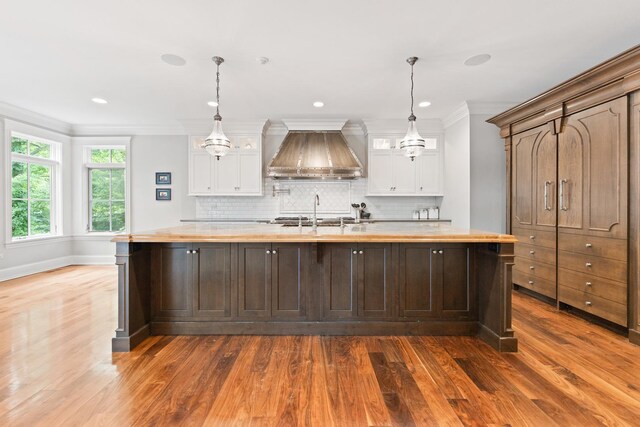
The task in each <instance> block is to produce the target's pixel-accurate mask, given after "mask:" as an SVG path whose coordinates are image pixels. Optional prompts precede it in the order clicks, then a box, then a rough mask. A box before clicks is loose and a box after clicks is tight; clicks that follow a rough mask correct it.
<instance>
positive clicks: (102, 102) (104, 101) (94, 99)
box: [91, 98, 107, 104]
mask: <svg viewBox="0 0 640 427" xmlns="http://www.w3.org/2000/svg"><path fill="white" fill-rule="evenodd" d="M91 100H92V101H93V102H95V103H96V104H106V103H107V100H106V99H102V98H91Z"/></svg>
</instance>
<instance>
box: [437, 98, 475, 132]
mask: <svg viewBox="0 0 640 427" xmlns="http://www.w3.org/2000/svg"><path fill="white" fill-rule="evenodd" d="M468 116H469V104H467V103H466V102H463V103H462V104H460V105H458V106H457V107H456V108H455V109H454V110H453V111H452V112H451V113H449V114H448V115H447V116H445V118H443V119H442V125H443V126H444V127H445V128H448V127H449V126H451V125H452V124H454V123H456V122H457V121H459V120H462V119H463V118H465V117H468Z"/></svg>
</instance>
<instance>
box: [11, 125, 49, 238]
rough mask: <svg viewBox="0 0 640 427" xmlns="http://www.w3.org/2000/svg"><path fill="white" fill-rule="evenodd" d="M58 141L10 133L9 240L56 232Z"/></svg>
mask: <svg viewBox="0 0 640 427" xmlns="http://www.w3.org/2000/svg"><path fill="white" fill-rule="evenodd" d="M59 151H60V147H59V144H58V143H55V142H51V141H45V140H41V139H38V138H35V137H32V136H28V135H22V134H18V133H11V239H12V240H13V241H16V240H22V239H27V238H31V237H33V238H37V237H46V236H51V235H55V234H58V226H57V221H56V219H57V214H56V213H57V211H56V207H57V206H56V201H57V199H56V198H57V193H58V191H57V186H56V183H57V181H58V179H57V178H58V170H59V165H60V162H59V157H60V156H59Z"/></svg>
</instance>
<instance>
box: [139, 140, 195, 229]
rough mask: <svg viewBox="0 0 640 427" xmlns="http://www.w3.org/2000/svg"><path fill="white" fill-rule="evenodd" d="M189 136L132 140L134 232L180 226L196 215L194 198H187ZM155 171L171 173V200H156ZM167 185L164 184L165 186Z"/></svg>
mask: <svg viewBox="0 0 640 427" xmlns="http://www.w3.org/2000/svg"><path fill="white" fill-rule="evenodd" d="M188 165H189V161H188V138H187V137H186V136H146V135H145V136H135V137H133V138H132V140H131V231H132V232H139V231H144V230H151V229H155V228H162V227H172V226H176V225H180V220H181V219H183V218H195V199H194V198H193V197H188V196H187V192H188V170H187V169H188ZM156 172H171V185H170V186H167V187H168V188H171V200H170V201H156V193H155V189H156V188H158V187H160V186H156V183H155V173H156ZM163 187H164V186H163Z"/></svg>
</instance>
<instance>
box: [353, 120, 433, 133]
mask: <svg viewBox="0 0 640 427" xmlns="http://www.w3.org/2000/svg"><path fill="white" fill-rule="evenodd" d="M363 125H364V126H365V133H402V134H404V133H406V132H407V128H408V126H409V124H408V121H407V119H370V120H363ZM416 126H417V127H418V132H420V133H421V134H422V133H424V134H429V133H442V132H443V131H444V128H443V127H442V121H441V120H440V119H417V120H416Z"/></svg>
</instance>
